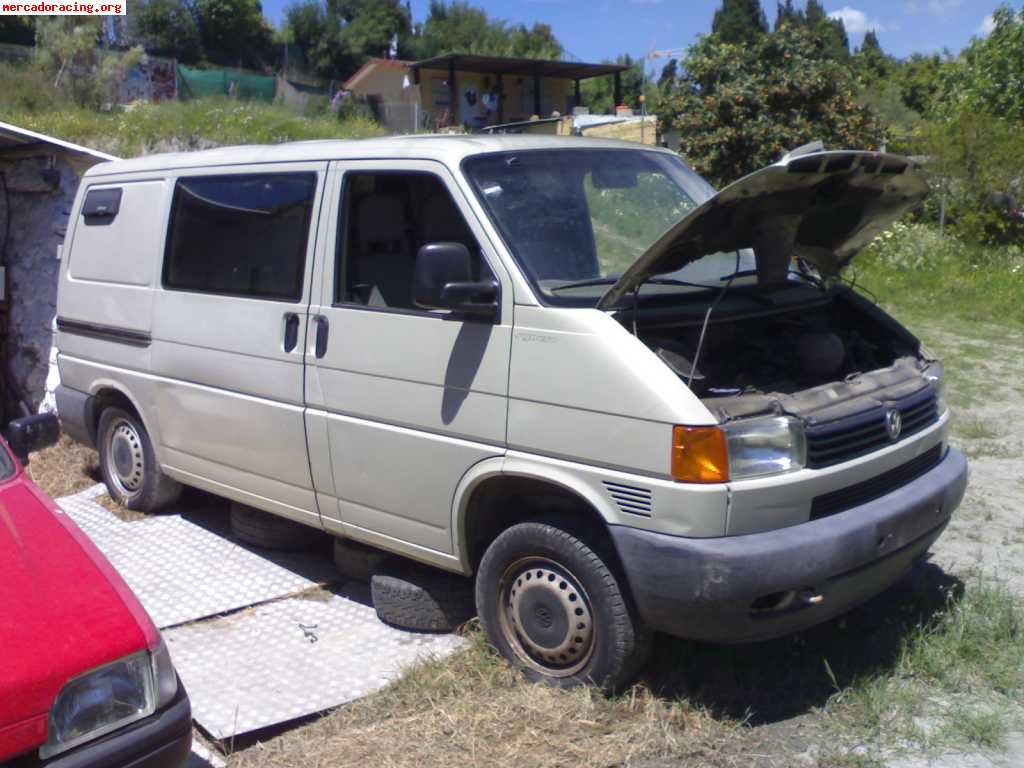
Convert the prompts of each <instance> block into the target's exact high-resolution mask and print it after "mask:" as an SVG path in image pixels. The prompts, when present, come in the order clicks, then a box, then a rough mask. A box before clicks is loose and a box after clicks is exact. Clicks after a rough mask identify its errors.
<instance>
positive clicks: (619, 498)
mask: <svg viewBox="0 0 1024 768" xmlns="http://www.w3.org/2000/svg"><path fill="white" fill-rule="evenodd" d="M604 487H605V488H607V489H608V493H609V494H610V495H611V497H612V498H613V499H614V500H615V503H616V504H617V505H618V507H619V509H621V510H622V511H623V512H627V513H629V514H631V515H641V516H642V517H650V516H651V506H652V504H651V492H650V490H648V489H647V488H640V487H639V486H635V485H623V484H622V483H613V482H611V481H610V480H605V481H604Z"/></svg>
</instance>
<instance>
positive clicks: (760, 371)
mask: <svg viewBox="0 0 1024 768" xmlns="http://www.w3.org/2000/svg"><path fill="white" fill-rule="evenodd" d="M703 325H704V323H703V317H701V319H700V320H699V321H698V320H696V318H692V317H691V318H687V319H686V320H684V321H682V322H680V323H679V324H677V325H675V326H673V325H670V324H665V323H663V322H659V323H658V325H657V327H651V328H647V329H645V327H644V324H643V323H640V324H638V326H637V329H636V331H637V335H638V337H639V338H640V339H641V341H643V342H644V343H645V344H646V345H647V346H648V347H649V348H650V349H651V350H652V351H653V352H654V353H655V354H656V355H657V356H658V357H659V358H660V359H661V360H662V362H664V363H665V364H666V365H668V367H669V368H671V369H672V370H673V371H674V372H675V373H676V374H677V375H679V376H680V377H681V378H682V379H683V381H685V382H687V383H688V384H689V386H690V388H691V389H692V390H693V391H694V393H695V394H696V395H697V396H698V397H701V398H704V399H708V398H734V397H737V396H743V395H758V394H768V393H773V394H776V393H777V394H783V395H789V394H794V393H797V392H801V391H804V390H808V389H812V388H815V387H820V386H822V385H825V384H829V383H832V382H838V381H844V380H846V379H849V378H851V377H854V376H857V375H858V374H866V373H869V372H872V371H876V370H878V369H882V368H886V367H889V366H892V365H893V364H894V363H895V362H896V361H897V360H899V359H900V358H904V357H913V358H916V357H918V355H919V349H920V343H919V342H918V340H917V339H916V338H915V337H914V336H913V335H912V334H911V333H910V332H909V331H907V330H906V329H905V328H903V327H902V326H900V325H899V324H898V323H896V322H895V321H894V320H892V319H891V318H890V317H889V316H888V315H886V314H885V313H884V312H882V311H881V310H879V309H878V308H877V307H875V306H874V305H873V304H871V303H870V302H868V301H867V300H865V299H863V298H862V297H860V296H859V295H857V294H855V293H854V292H853V291H851V290H849V289H842V290H839V291H835V292H832V293H830V295H829V297H828V300H827V301H824V302H822V301H820V300H819V301H816V302H813V303H811V304H809V305H807V306H803V307H801V306H796V307H793V306H787V307H785V308H782V309H780V311H778V312H770V311H769V312H766V311H764V310H763V309H760V310H759V311H756V312H753V311H748V312H743V311H742V310H741V311H739V312H737V311H735V310H734V311H730V312H728V313H725V312H723V313H719V314H715V313H713V314H712V316H711V317H710V318H709V321H708V324H707V328H706V329H705V330H704V340H703V344H701V333H702V327H703ZM698 348H699V352H698ZM696 358H699V359H696ZM695 364H696V367H695Z"/></svg>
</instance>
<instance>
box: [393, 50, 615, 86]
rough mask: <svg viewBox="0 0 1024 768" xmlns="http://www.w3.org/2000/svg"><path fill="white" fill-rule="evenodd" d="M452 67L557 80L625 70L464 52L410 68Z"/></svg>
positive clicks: (608, 66) (579, 78) (613, 65)
mask: <svg viewBox="0 0 1024 768" xmlns="http://www.w3.org/2000/svg"><path fill="white" fill-rule="evenodd" d="M450 63H454V64H455V69H456V71H461V72H482V73H484V74H488V75H521V76H524V77H532V76H533V75H540V76H541V77H559V78H564V79H566V80H586V79H587V78H590V77H600V76H602V75H614V74H615V73H616V72H625V71H626V70H627V69H629V67H627V66H624V65H622V64H584V63H582V62H579V61H548V60H545V59H508V58H504V57H501V56H477V55H475V54H468V53H448V54H445V55H444V56H435V57H434V58H432V59H424V60H423V61H417V62H415V63H414V64H412V65H411V66H410V69H412V70H417V69H447V68H448V65H449V64H450Z"/></svg>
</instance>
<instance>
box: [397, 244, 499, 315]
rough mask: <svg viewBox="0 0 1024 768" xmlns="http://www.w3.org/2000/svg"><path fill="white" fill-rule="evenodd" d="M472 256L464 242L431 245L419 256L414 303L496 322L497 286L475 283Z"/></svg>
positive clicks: (421, 251) (487, 282) (486, 282)
mask: <svg viewBox="0 0 1024 768" xmlns="http://www.w3.org/2000/svg"><path fill="white" fill-rule="evenodd" d="M472 264H473V262H472V257H471V256H470V255H469V249H468V248H466V246H465V245H463V244H462V243H428V244H427V245H424V246H423V247H422V248H420V250H419V252H418V253H417V254H416V275H415V282H414V283H413V302H414V303H415V304H416V306H417V307H420V308H422V309H450V310H452V311H454V312H460V313H462V314H466V315H473V316H474V317H478V318H481V319H487V320H490V321H492V322H493V321H494V320H495V319H496V318H497V317H498V284H497V283H495V282H494V281H493V280H486V281H474V280H473V270H472Z"/></svg>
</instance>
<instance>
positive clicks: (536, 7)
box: [263, 0, 1021, 69]
mask: <svg viewBox="0 0 1024 768" xmlns="http://www.w3.org/2000/svg"><path fill="white" fill-rule="evenodd" d="M292 1H293V0H263V9H264V12H265V13H266V15H267V16H268V17H269V18H270V19H271V21H273V22H274V23H275V24H277V23H279V22H280V20H281V17H282V16H283V13H284V9H285V8H286V7H287V6H288V5H290V4H291V2H292ZM411 1H412V14H413V21H414V22H418V21H422V20H423V19H424V18H425V17H426V15H427V9H428V7H429V0H411ZM1002 2H1003V0H823V2H822V5H824V6H825V10H826V11H827V12H828V13H829V14H830V15H840V16H842V18H843V20H844V22H845V24H846V31H847V33H848V35H849V37H850V43H851V44H852V45H853V46H854V47H855V46H857V45H859V44H860V42H861V40H863V38H864V33H865V32H866V31H867V30H868V29H874V30H875V31H876V34H877V35H878V40H879V42H880V43H881V44H882V48H883V50H885V51H886V52H887V53H889V54H892V55H894V56H898V57H901V58H902V57H905V56H908V55H910V54H911V53H938V52H941V51H942V50H943V49H944V48H948V49H949V50H951V51H953V52H954V53H957V52H959V51H960V50H961V49H962V48H963V47H964V46H965V45H966V44H967V43H968V42H969V41H970V39H971V37H972V36H974V35H980V34H984V33H985V30H986V28H987V26H986V25H987V24H989V23H991V14H992V12H993V11H994V10H995V9H996V8H998V7H999V6H1000V5H1001V4H1002ZM472 4H473V5H477V6H479V7H482V8H484V9H485V10H486V11H487V13H488V15H489V16H491V17H496V18H501V19H506V20H508V21H512V22H516V23H519V22H522V23H525V24H527V25H531V24H533V23H534V22H537V21H540V22H544V23H546V24H550V25H551V26H552V28H553V29H554V32H555V35H556V36H557V37H558V39H559V40H560V41H561V42H562V45H563V46H564V47H565V49H566V50H567V51H568V52H569V53H570V54H571V55H572V56H574V57H576V58H577V59H579V60H581V61H587V62H590V61H601V60H602V59H606V58H614V57H615V56H617V55H618V54H620V53H629V54H632V55H633V56H643V55H645V54H646V53H647V52H649V51H651V50H659V51H660V50H670V49H676V48H686V47H687V46H689V45H691V44H692V43H694V42H695V41H696V39H697V35H699V34H704V33H707V32H709V31H710V30H711V17H712V16H713V15H714V12H715V9H716V8H718V7H719V5H720V0H503V1H502V0H472ZM762 4H763V5H764V9H765V15H766V16H767V17H768V23H769V24H771V23H773V22H774V20H775V7H776V3H775V0H762ZM795 4H796V5H797V6H798V7H803V5H804V4H805V0H796V2H795ZM1012 5H1013V6H1014V7H1020V5H1021V0H1016V2H1013V3H1012ZM653 64H654V60H652V66H653ZM658 68H659V69H660V67H658Z"/></svg>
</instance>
